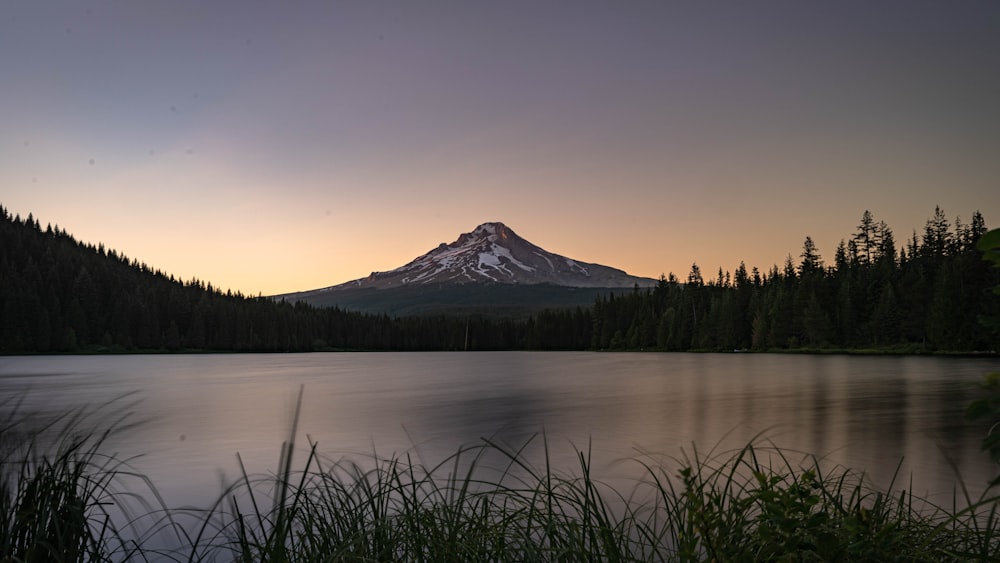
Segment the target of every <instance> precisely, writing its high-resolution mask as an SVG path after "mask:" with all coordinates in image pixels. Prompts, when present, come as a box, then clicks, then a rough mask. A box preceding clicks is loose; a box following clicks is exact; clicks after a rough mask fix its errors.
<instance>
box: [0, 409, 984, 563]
mask: <svg viewBox="0 0 1000 563" xmlns="http://www.w3.org/2000/svg"><path fill="white" fill-rule="evenodd" d="M15 410H16V409H15ZM88 423H89V421H88V420H87V416H86V415H85V413H82V412H81V413H73V414H71V415H67V416H64V417H59V418H58V419H57V420H55V421H53V422H52V423H51V424H49V425H47V426H46V427H45V428H41V429H32V430H28V429H25V428H23V427H22V426H21V425H20V424H19V421H18V420H16V419H14V418H10V419H8V420H5V421H2V422H0V471H2V475H0V518H2V521H0V560H3V561H303V562H305V561H309V562H312V561H778V560H781V561H893V560H896V561H969V560H996V558H997V556H998V554H1000V514H998V503H997V500H998V498H997V496H996V495H995V490H993V489H991V490H989V491H987V494H986V495H984V497H983V498H980V499H960V498H956V500H955V502H954V504H953V506H951V507H944V506H936V505H934V504H932V503H930V502H929V501H927V500H924V499H920V498H916V497H914V496H913V495H912V494H911V493H910V492H909V491H908V490H906V489H896V488H893V487H889V489H888V490H882V491H880V490H876V489H874V488H871V487H870V486H869V485H868V483H867V482H866V480H865V477H864V475H863V474H861V473H857V472H855V471H852V470H850V469H845V468H833V469H826V468H824V467H822V464H821V463H820V462H819V461H817V460H815V459H812V460H811V461H810V460H807V461H806V462H804V463H795V462H792V461H791V459H790V458H789V457H788V456H786V455H785V454H784V453H783V452H782V451H781V450H780V449H778V448H776V447H774V446H771V445H768V444H766V443H763V444H761V443H755V444H749V445H747V446H746V447H744V448H742V449H740V450H738V451H735V452H728V453H724V454H710V455H708V456H700V455H699V454H698V453H697V452H692V454H691V455H689V456H684V457H680V458H677V459H673V460H669V461H667V462H653V461H649V460H646V459H644V458H636V459H634V460H632V462H633V463H635V464H636V467H637V468H638V469H639V470H640V471H639V472H640V473H641V475H642V477H640V478H638V479H636V480H635V482H634V483H632V485H631V486H628V487H625V488H623V487H620V486H619V487H617V488H616V487H615V486H612V485H610V484H608V483H606V482H603V481H601V480H599V479H597V478H595V477H594V476H593V475H592V473H591V462H590V459H589V454H588V452H586V451H578V452H577V460H578V464H577V466H576V467H575V468H574V469H573V470H571V471H568V472H563V469H561V468H560V469H556V468H554V467H552V466H551V465H550V464H549V457H548V444H547V443H545V437H544V436H541V437H536V438H534V439H533V440H529V441H528V442H526V443H524V444H523V445H521V446H519V447H513V448H512V447H509V446H507V445H504V444H499V443H496V442H494V441H492V440H489V439H484V440H483V441H482V442H481V443H479V444H476V445H473V446H469V447H463V448H460V449H459V450H458V451H456V453H454V454H452V455H451V456H448V457H447V458H446V459H443V460H440V461H438V462H436V463H433V464H425V463H422V462H420V461H417V460H414V459H412V458H411V457H409V456H401V457H400V456H393V457H389V458H379V457H377V456H374V455H373V457H372V458H371V459H369V460H367V462H365V463H359V462H356V461H350V460H345V459H340V460H329V459H327V458H325V457H324V456H323V455H322V454H321V452H320V451H319V450H318V446H317V445H316V444H314V443H310V444H309V447H308V448H307V449H305V450H303V451H302V452H300V453H304V454H305V458H304V460H303V461H302V463H301V468H295V467H294V464H293V454H294V453H295V451H296V449H295V447H294V436H295V433H294V431H293V433H292V439H290V440H289V442H288V443H286V444H285V445H284V447H283V448H282V456H281V463H280V464H279V468H278V470H277V472H276V473H272V474H267V475H255V474H251V473H250V472H249V471H248V470H246V469H245V468H244V469H243V473H242V475H241V476H240V478H239V479H238V480H237V481H236V482H235V483H232V484H231V485H230V486H229V487H228V488H226V490H225V491H223V492H222V493H221V494H220V495H219V497H218V499H217V500H216V502H215V503H214V504H213V505H212V506H210V507H208V508H205V509H199V510H193V509H172V508H170V507H167V506H166V504H165V503H164V501H163V499H162V498H160V497H159V495H158V494H157V493H156V489H155V484H154V483H150V482H149V481H148V480H147V479H145V478H144V477H143V476H141V475H137V474H136V473H134V472H132V471H130V470H129V467H128V463H127V460H124V461H123V460H118V459H115V458H114V457H111V456H106V455H104V453H102V450H101V446H102V444H103V442H104V439H105V437H106V436H107V432H108V431H104V432H90V433H88V432H85V431H82V430H83V429H86V428H87V426H86V425H87V424H88ZM112 431H113V429H112ZM46 432H49V433H52V434H55V435H58V436H59V439H58V441H57V442H56V443H55V445H54V446H53V447H46V445H45V442H44V441H43V440H42V439H41V438H40V437H41V436H43V435H44V434H45V433H46ZM539 442H540V443H539ZM529 446H531V447H533V448H537V447H541V453H542V456H541V459H542V462H541V463H540V466H535V465H533V464H532V463H530V462H529V461H528V460H529V458H532V459H535V458H536V456H534V455H531V456H529V455H528V453H527V452H528V449H529ZM168 543H171V544H174V545H166V544H168Z"/></svg>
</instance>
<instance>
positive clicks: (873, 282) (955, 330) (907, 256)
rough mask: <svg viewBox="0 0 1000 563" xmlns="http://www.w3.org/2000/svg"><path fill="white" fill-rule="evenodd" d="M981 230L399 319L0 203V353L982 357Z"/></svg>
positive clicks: (931, 231)
mask: <svg viewBox="0 0 1000 563" xmlns="http://www.w3.org/2000/svg"><path fill="white" fill-rule="evenodd" d="M985 232H986V225H985V222H984V220H983V217H982V215H981V214H980V213H979V212H976V213H974V214H973V215H972V219H971V221H970V222H969V223H968V224H966V223H963V222H962V221H961V220H960V219H958V218H956V219H955V220H954V222H952V221H949V220H948V218H947V217H946V215H945V214H944V212H943V211H942V210H941V209H940V208H936V209H935V210H934V214H933V216H932V217H931V218H929V219H928V220H927V223H926V225H925V227H924V229H923V232H922V233H917V232H916V231H914V232H913V234H912V236H911V237H909V238H907V239H906V240H905V241H902V242H901V243H897V242H896V238H895V235H894V233H893V231H892V230H891V229H890V228H889V226H888V225H886V224H885V222H883V221H877V220H876V219H875V218H874V216H873V215H872V214H871V213H870V212H868V211H865V212H864V213H863V214H862V216H861V219H860V222H859V225H858V226H857V229H856V232H855V233H853V234H852V235H851V236H850V237H849V238H847V239H845V240H844V241H841V243H840V245H839V246H838V247H837V248H836V250H835V251H834V255H833V260H832V262H829V263H827V262H826V261H824V259H823V257H822V255H821V253H820V251H819V249H817V248H816V246H815V244H813V241H812V239H811V238H810V237H808V236H807V237H806V238H805V241H804V243H803V246H802V252H801V254H800V256H799V257H798V259H793V258H792V257H791V256H789V257H788V258H787V259H786V261H785V263H784V265H783V267H780V268H779V267H778V266H777V265H775V266H772V267H771V269H770V270H768V271H765V272H761V271H760V270H758V269H757V268H756V267H754V268H752V269H750V270H749V271H748V270H747V268H746V266H745V265H744V264H742V263H741V264H740V265H739V267H738V268H736V270H735V272H733V273H731V272H729V271H725V272H724V271H723V270H722V269H721V268H720V269H719V270H718V273H717V274H716V276H715V277H714V278H711V277H709V278H708V279H706V277H705V276H704V275H703V274H702V273H701V270H700V268H699V267H698V265H697V264H694V265H692V267H691V271H690V272H689V273H688V275H687V277H686V278H685V279H683V280H681V279H678V277H677V276H676V275H674V274H673V273H670V274H669V275H665V276H662V277H661V279H660V282H659V284H658V285H657V286H656V287H654V288H651V289H638V288H636V289H633V290H625V291H616V292H609V293H608V294H606V295H602V296H601V297H599V298H598V299H596V301H595V302H594V304H593V305H592V306H591V307H589V308H579V307H577V308H574V309H568V310H564V309H553V310H547V311H543V312H541V313H538V314H535V315H532V316H530V317H528V318H521V319H516V318H511V319H502V318H496V317H493V316H487V315H482V316H478V315H463V316H448V315H435V316H407V317H398V318H394V317H389V316H387V315H371V314H362V313H357V312H352V311H346V310H342V309H339V308H315V307H311V306H308V305H305V304H302V303H295V304H293V303H287V302H284V301H275V300H273V299H271V298H268V297H263V296H257V297H253V296H247V295H243V294H241V293H233V292H232V291H225V292H223V291H222V290H220V289H219V288H216V287H213V286H212V284H210V283H207V282H204V281H201V280H198V279H192V280H189V281H182V280H178V279H176V278H174V277H173V276H171V275H169V274H167V273H164V272H162V271H159V270H156V269H152V268H150V267H149V266H147V265H146V264H145V263H142V262H140V261H138V260H136V259H130V258H128V257H126V256H124V255H122V254H120V253H117V252H115V251H114V250H112V249H108V248H105V246H104V245H103V244H98V245H96V246H94V245H93V244H88V243H85V242H81V241H77V240H76V239H75V238H74V237H73V236H72V235H70V234H69V233H67V232H66V231H65V230H63V229H60V228H59V227H58V225H57V226H55V227H53V226H52V225H47V226H46V227H44V228H43V227H42V226H41V224H40V223H39V222H38V221H37V220H36V219H35V218H34V217H33V216H32V215H30V214H29V215H28V216H27V217H26V218H24V219H22V218H21V217H20V216H17V215H15V216H11V215H10V213H9V212H8V211H7V210H6V209H4V208H3V207H2V206H0V315H2V316H0V354H38V353H43V354H44V353H102V352H177V351H188V352H192V351H216V352H225V351H232V352H305V351H327V350H372V351H376V350H379V351H381V350H399V351H418V350H663V351H692V350H697V351H734V350H741V351H742V350H754V351H767V350H771V351H774V350H804V351H824V350H826V351H851V350H866V351H886V352H898V353H930V352H942V351H944V352H985V351H996V350H997V348H998V341H1000V335H998V330H997V329H996V327H995V326H993V327H992V328H991V327H990V326H989V323H987V322H986V321H987V320H989V319H991V318H997V317H1000V299H997V297H996V296H995V295H993V294H992V293H991V290H992V288H993V287H994V286H996V285H997V284H998V283H1000V270H997V269H994V268H991V267H990V265H989V264H988V263H987V262H985V261H983V260H982V253H981V252H979V251H977V250H976V242H977V241H978V240H979V238H980V237H982V236H983V234H985Z"/></svg>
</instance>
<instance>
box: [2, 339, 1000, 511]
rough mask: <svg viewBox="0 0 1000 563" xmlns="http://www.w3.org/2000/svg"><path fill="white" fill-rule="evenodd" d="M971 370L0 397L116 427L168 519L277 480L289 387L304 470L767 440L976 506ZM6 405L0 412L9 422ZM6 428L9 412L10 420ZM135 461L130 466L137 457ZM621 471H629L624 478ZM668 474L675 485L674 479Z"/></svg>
mask: <svg viewBox="0 0 1000 563" xmlns="http://www.w3.org/2000/svg"><path fill="white" fill-rule="evenodd" d="M990 371H1000V361H998V360H996V359H978V358H972V359H970V358H937V357H895V356H840V355H831V356H811V355H776V354H680V353H678V354H660V353H590V352H497V353H492V352H472V353H459V352H452V353H329V354H326V353H317V354H284V355H139V356H47V357H3V358H0V398H11V397H16V398H18V400H19V401H20V407H19V409H20V411H19V412H20V413H21V415H22V416H26V415H28V414H29V413H30V415H31V416H32V417H36V418H37V419H38V420H39V421H41V420H44V417H46V416H51V415H53V414H57V413H62V412H67V411H69V410H71V409H75V408H81V407H95V408H96V407H99V406H100V405H105V406H103V407H99V408H97V412H96V413H95V415H94V417H93V418H92V419H93V420H98V419H102V420H104V421H108V420H110V419H112V418H114V417H116V416H118V415H122V414H127V418H126V421H127V422H134V423H136V424H133V425H130V426H126V427H123V428H122V429H120V430H119V431H117V432H115V433H113V434H112V435H111V437H110V439H109V440H108V442H107V444H106V448H105V449H106V450H107V451H108V453H115V454H117V455H118V456H119V457H122V458H133V459H131V462H130V463H131V465H132V466H133V467H134V468H135V469H136V470H137V471H139V472H141V473H143V474H145V475H148V476H149V478H150V479H151V480H152V482H153V483H154V484H155V485H156V487H157V488H158V490H159V491H160V492H161V494H162V495H163V497H164V498H165V499H166V502H167V504H168V505H170V506H175V507H176V506H205V505H206V504H207V503H208V502H210V501H211V500H213V499H214V498H216V497H217V496H218V495H219V493H220V492H221V490H222V484H223V483H226V482H231V481H232V480H233V479H234V478H235V477H236V476H238V475H239V465H238V462H237V458H236V454H237V452H238V453H239V454H240V456H241V458H242V460H243V462H244V463H245V464H246V467H247V469H248V470H249V471H251V472H254V473H267V472H273V471H275V470H276V469H277V460H278V457H279V453H280V450H281V444H282V442H283V441H286V440H288V439H289V433H290V431H291V428H292V420H293V414H294V411H295V404H296V400H297V397H298V393H299V389H300V387H302V388H303V389H304V398H303V402H302V409H301V417H300V421H299V425H298V432H299V434H298V440H297V443H296V445H297V451H298V452H301V453H300V454H298V458H297V459H298V460H299V461H301V460H303V459H304V458H305V455H304V453H305V451H306V448H307V440H306V436H308V438H309V439H310V440H312V441H314V442H316V443H318V449H319V451H321V452H322V453H323V454H324V455H325V456H326V457H327V458H332V459H339V458H342V457H348V458H351V459H360V460H364V459H370V456H371V455H372V454H373V453H375V454H377V455H379V456H381V457H389V456H391V455H406V454H409V455H410V456H411V457H412V458H413V459H414V460H420V461H422V462H423V463H425V464H428V465H430V464H434V463H437V462H438V461H441V460H443V459H445V458H446V457H447V456H449V455H451V454H454V453H455V452H456V451H457V449H458V448H459V446H461V445H469V444H475V443H478V442H479V441H480V439H481V438H484V437H485V438H491V439H493V440H495V441H497V442H499V443H504V444H509V445H511V446H512V447H517V446H520V445H522V444H523V443H524V442H525V441H526V440H528V439H530V438H531V437H532V436H536V439H535V442H533V444H534V445H533V446H532V448H529V455H530V456H533V460H534V461H535V462H536V463H541V462H542V460H543V455H544V452H543V451H542V445H543V444H542V440H541V436H542V435H544V438H545V440H546V441H547V445H548V449H549V455H550V458H551V459H552V461H553V463H554V465H555V466H556V468H557V469H558V470H559V471H561V472H572V471H574V470H575V469H576V470H578V465H577V463H576V461H575V460H576V454H575V451H576V449H582V450H588V451H590V453H591V457H592V459H593V466H594V472H595V474H596V475H597V476H598V477H607V478H610V479H614V478H626V477H629V476H630V474H631V473H634V472H635V467H634V466H633V465H634V464H633V465H629V464H627V463H626V464H623V463H621V461H622V460H627V459H635V458H637V457H642V458H644V459H654V460H660V461H662V462H663V463H664V464H667V465H671V464H674V465H676V461H675V458H679V457H682V456H683V455H689V456H690V455H692V453H693V451H694V449H695V448H696V449H697V451H698V452H699V455H702V456H704V455H707V454H708V453H709V452H710V451H712V450H713V449H714V450H715V451H716V452H717V453H718V452H728V451H731V450H732V449H733V448H739V447H741V446H743V445H745V444H746V443H748V442H749V441H751V440H754V439H756V440H758V441H759V442H760V443H765V442H764V440H765V439H766V440H770V441H772V442H773V443H774V444H776V445H777V446H779V447H781V448H782V449H783V450H784V451H785V452H786V453H787V454H789V457H790V458H791V459H793V461H796V462H797V461H799V460H800V459H803V457H802V455H801V454H815V455H817V456H821V457H823V458H824V459H825V461H826V462H828V463H830V464H840V465H844V466H848V467H851V468H855V469H858V470H864V471H865V472H866V473H867V474H868V475H869V476H870V478H871V479H872V480H873V483H875V484H876V485H879V486H883V487H884V486H887V485H888V483H889V482H890V480H891V479H892V476H893V475H894V473H895V472H896V469H897V466H899V464H900V461H901V460H902V466H901V475H900V478H899V479H898V483H899V484H900V485H902V486H910V484H911V483H912V488H913V492H914V493H915V494H917V495H921V496H929V497H931V498H932V499H935V500H938V501H940V502H945V503H950V499H951V495H952V493H953V491H954V490H955V488H956V483H957V479H956V475H955V471H954V469H953V466H954V467H957V468H958V469H959V470H960V473H961V478H962V479H963V480H964V482H965V484H966V485H967V486H968V487H969V488H970V490H972V491H973V492H974V493H979V492H981V491H982V490H983V489H984V485H985V483H986V482H987V481H988V480H989V479H990V478H991V477H993V476H994V475H995V474H996V473H997V467H996V466H994V465H992V464H991V463H990V462H989V460H988V458H987V456H986V455H985V454H984V453H982V452H981V451H980V448H979V442H980V440H981V439H982V437H983V432H984V428H983V426H982V425H976V426H973V425H970V424H968V423H966V422H964V421H963V419H962V414H963V410H964V408H965V406H966V405H967V404H968V403H969V402H970V401H971V400H973V399H974V398H975V397H976V396H977V388H976V385H977V383H978V382H979V380H980V379H981V377H982V375H983V374H985V373H987V372H990ZM12 404H13V403H12V402H11V401H10V400H8V401H7V402H5V403H3V406H2V407H0V408H3V409H7V410H8V411H9V410H10V409H11V405H12ZM8 414H9V413H3V412H0V415H3V416H7V415H8ZM136 456H137V457H136ZM630 472H631V473H630ZM675 473H676V472H675V471H671V474H675Z"/></svg>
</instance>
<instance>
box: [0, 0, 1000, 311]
mask: <svg viewBox="0 0 1000 563" xmlns="http://www.w3.org/2000/svg"><path fill="white" fill-rule="evenodd" d="M0 204H2V205H3V206H5V207H6V208H7V209H8V211H10V213H12V214H14V213H17V214H20V215H21V216H22V217H24V216H26V215H27V214H28V213H33V214H34V216H35V217H36V218H37V219H38V220H39V221H40V222H41V223H42V225H43V227H44V226H45V225H46V224H47V223H52V224H53V225H55V224H58V225H59V226H60V227H61V228H64V229H66V230H67V231H69V232H70V233H72V234H73V235H74V236H75V237H76V238H77V239H79V240H83V241H87V242H91V243H95V244H96V243H98V242H102V243H104V244H105V245H107V246H108V247H111V248H115V249H117V250H119V251H121V252H123V253H124V254H126V255H127V256H129V257H130V258H137V259H139V260H141V261H143V262H145V263H147V264H148V265H150V266H151V267H154V268H158V269H161V270H163V271H165V272H167V273H170V274H174V275H176V276H178V277H180V278H182V279H185V280H189V279H191V278H192V277H197V278H199V279H201V280H204V281H208V282H211V283H212V284H213V285H215V286H217V287H220V288H222V289H227V288H229V289H233V290H239V291H242V292H244V293H247V294H252V295H257V294H258V293H262V294H264V295H270V294H277V293H283V292H292V291H298V290H308V289H314V288H319V287H324V286H328V285H333V284H337V283H341V282H345V281H348V280H352V279H356V278H359V277H362V276H365V275H367V274H368V273H370V272H372V271H382V270H388V269H392V268H395V267H397V266H400V265H402V264H404V263H406V262H408V261H409V260H411V259H413V258H415V257H416V256H418V255H420V254H422V253H424V252H426V251H428V250H430V249H432V248H433V247H435V246H437V244H438V243H441V242H451V241H453V240H454V239H456V238H457V237H458V235H459V234H460V233H462V232H468V231H471V230H472V229H474V228H475V227H476V225H478V224H480V223H482V222H486V221H503V222H504V223H506V224H507V225H508V226H509V227H511V228H512V229H514V230H515V231H516V232H517V233H518V234H520V235H521V236H523V237H525V238H527V239H528V240H530V241H532V242H534V243H536V244H538V245H540V246H542V247H544V248H545V249H547V250H550V251H552V252H556V253H559V254H563V255H565V256H568V257H571V258H574V259H577V260H582V261H587V262H597V263H601V264H605V265H609V266H614V267H618V268H622V269H624V270H626V271H628V272H629V273H631V274H634V275H640V276H648V277H658V276H659V275H660V274H661V273H668V272H671V271H672V272H674V273H675V274H677V275H678V276H679V277H682V278H684V277H686V275H687V273H688V271H689V270H690V268H691V264H692V262H697V263H698V264H699V266H700V267H701V269H702V271H703V272H704V273H705V275H706V277H714V274H715V272H716V271H717V270H718V268H719V267H720V266H721V267H722V268H723V269H726V270H735V268H736V267H737V266H738V264H739V262H740V260H744V261H745V262H746V264H747V267H748V268H750V267H752V266H755V265H756V266H758V267H760V268H761V270H767V269H768V268H769V267H770V266H771V265H772V264H779V265H780V264H781V263H783V261H784V259H785V257H786V255H789V254H791V255H792V256H793V258H796V259H797V257H798V255H799V253H800V252H801V248H802V241H803V239H804V238H805V236H806V235H810V236H812V238H813V240H814V241H815V242H816V244H817V245H818V247H819V251H820V253H821V254H822V256H823V258H824V259H825V260H827V261H832V259H833V254H834V250H835V247H836V245H837V243H838V242H839V241H840V240H841V239H842V238H847V237H850V235H851V234H852V233H853V232H854V230H855V227H856V226H857V224H858V221H859V219H860V217H861V214H862V212H863V211H864V210H865V209H869V210H871V211H872V213H873V214H874V216H875V218H876V220H885V221H886V222H887V223H888V224H889V226H890V227H892V228H893V230H894V231H895V234H896V239H897V241H901V240H904V239H907V238H909V237H910V236H911V234H912V231H913V229H917V230H918V231H920V230H921V229H922V228H923V226H924V223H925V221H926V220H927V219H928V218H929V217H930V216H931V215H932V214H933V211H934V206H935V205H940V206H941V207H942V209H944V211H945V213H946V214H947V215H948V217H949V219H951V220H954V218H955V216H956V215H957V216H960V217H961V219H962V220H963V221H966V222H967V221H968V220H969V218H970V216H971V215H972V213H973V212H974V211H976V210H979V211H981V212H982V213H983V215H984V217H985V219H986V223H987V226H989V227H997V226H1000V2H994V1H985V0H984V1H976V0H969V1H963V2H944V1H941V2H921V1H914V0H905V1H878V2H870V1H864V2H845V1H836V2H810V1H787V2H767V1H739V2H711V1H708V2H701V1H699V2H694V1H663V2H547V1H541V2H512V1H503V2H419V1H415V2H361V1H357V2H334V1H331V2H301V1H295V2H256V1H211V2H209V1H166V0H163V1H152V0H148V1H134V0H127V1H126V0H120V1H92V2H88V1H72V2H58V1H44V2H39V1H35V0H5V1H4V2H3V3H2V5H0Z"/></svg>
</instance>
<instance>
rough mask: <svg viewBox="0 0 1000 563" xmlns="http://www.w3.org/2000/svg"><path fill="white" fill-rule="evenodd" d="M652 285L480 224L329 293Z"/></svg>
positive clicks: (507, 229)
mask: <svg viewBox="0 0 1000 563" xmlns="http://www.w3.org/2000/svg"><path fill="white" fill-rule="evenodd" d="M655 282H656V280H652V279H649V278H639V277H635V276H630V275H628V274H627V273H625V272H623V271H622V270H618V269H615V268H611V267H608V266H602V265H599V264H590V263H587V262H579V261H576V260H572V259H570V258H566V257H565V256H561V255H559V254H554V253H551V252H548V251H546V250H544V249H542V248H541V247H539V246H536V245H534V244H532V243H530V242H528V241H527V240H525V239H523V238H521V237H520V236H518V235H517V233H515V232H514V231H513V229H511V228H510V227H508V226H507V225H505V224H504V223H502V222H500V221H492V222H488V223H482V224H480V225H479V226H477V227H476V228H475V229H473V230H472V231H470V232H467V233H462V234H461V235H460V236H459V237H458V239H456V240H455V241H454V242H452V243H450V244H446V243H441V244H440V245H438V246H437V247H436V248H434V249H433V250H431V251H429V252H427V253H426V254H424V255H422V256H418V257H417V258H415V259H414V260H413V261H411V262H410V263H408V264H406V265H404V266H400V267H399V268H396V269H394V270H389V271H386V272H372V273H371V275H369V276H368V277H365V278H362V279H358V280H354V281H351V282H347V283H344V284H341V285H338V286H333V287H330V288H328V289H330V290H336V289H347V288H355V287H368V288H374V289H388V288H393V287H404V286H416V285H430V284H434V285H440V284H456V285H464V284H483V283H486V284H505V285H536V284H549V285H557V286H565V287H608V288H614V287H632V286H633V285H635V284H639V285H641V286H651V285H653V284H655Z"/></svg>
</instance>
